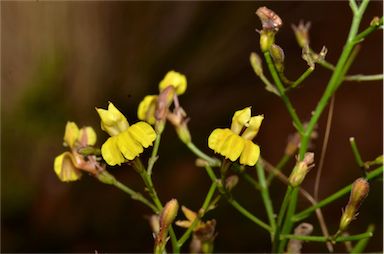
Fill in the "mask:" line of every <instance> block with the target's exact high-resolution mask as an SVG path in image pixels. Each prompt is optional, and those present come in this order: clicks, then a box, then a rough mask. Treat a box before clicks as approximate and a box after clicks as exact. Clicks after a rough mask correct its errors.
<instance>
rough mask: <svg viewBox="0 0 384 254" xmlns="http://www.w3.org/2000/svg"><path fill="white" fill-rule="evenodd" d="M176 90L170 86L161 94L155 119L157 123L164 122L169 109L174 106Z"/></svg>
mask: <svg viewBox="0 0 384 254" xmlns="http://www.w3.org/2000/svg"><path fill="white" fill-rule="evenodd" d="M174 94H175V89H174V87H173V86H168V87H166V88H165V89H164V90H162V91H161V92H160V95H159V97H158V99H157V105H156V111H155V118H156V120H157V121H163V120H164V119H165V118H166V117H167V114H168V108H169V106H170V105H171V104H172V101H173V96H174Z"/></svg>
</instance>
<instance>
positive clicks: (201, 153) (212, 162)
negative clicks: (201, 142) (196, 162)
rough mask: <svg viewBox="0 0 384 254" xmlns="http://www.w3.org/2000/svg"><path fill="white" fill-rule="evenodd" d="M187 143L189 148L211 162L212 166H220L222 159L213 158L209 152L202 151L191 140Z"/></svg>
mask: <svg viewBox="0 0 384 254" xmlns="http://www.w3.org/2000/svg"><path fill="white" fill-rule="evenodd" d="M185 145H186V146H187V147H188V148H189V150H191V151H192V152H193V153H194V154H195V155H196V156H197V157H199V158H200V159H203V160H205V161H207V162H208V163H209V165H210V166H212V167H218V166H220V161H219V160H218V159H216V158H212V157H210V156H208V155H207V154H205V153H204V152H202V151H201V150H200V149H199V148H198V147H197V146H195V144H194V143H192V141H191V142H188V143H185Z"/></svg>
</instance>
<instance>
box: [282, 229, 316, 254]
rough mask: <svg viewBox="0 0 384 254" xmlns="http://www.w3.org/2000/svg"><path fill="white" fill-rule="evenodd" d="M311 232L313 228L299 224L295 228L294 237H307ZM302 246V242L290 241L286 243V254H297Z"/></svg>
mask: <svg viewBox="0 0 384 254" xmlns="http://www.w3.org/2000/svg"><path fill="white" fill-rule="evenodd" d="M312 231H313V226H312V225H311V224H309V223H301V224H300V225H299V226H297V227H296V228H295V234H294V235H296V236H307V235H310V234H311V233H312ZM302 246H303V240H297V239H291V240H289V242H288V247H287V253H291V254H299V253H301V248H302Z"/></svg>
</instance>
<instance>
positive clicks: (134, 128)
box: [96, 102, 156, 166]
mask: <svg viewBox="0 0 384 254" xmlns="http://www.w3.org/2000/svg"><path fill="white" fill-rule="evenodd" d="M96 110H97V113H99V116H100V118H101V129H102V130H104V131H106V132H107V133H108V134H109V135H110V136H111V137H110V138H108V139H107V141H106V142H105V143H104V144H103V146H102V147H101V154H102V156H103V158H104V160H105V161H106V162H107V164H108V165H111V166H114V165H116V164H118V165H120V164H121V163H124V162H127V161H128V160H133V159H134V158H135V157H137V156H138V155H139V154H141V153H142V152H143V150H144V149H143V148H147V147H149V146H151V145H152V143H153V141H154V140H155V139H156V132H155V131H154V130H153V128H152V127H151V126H150V125H149V124H147V123H146V122H138V123H135V124H133V125H131V126H130V125H129V123H128V120H127V118H125V116H124V115H123V114H122V113H121V112H120V111H119V110H118V109H117V108H116V107H115V106H114V105H113V104H112V103H111V102H110V103H109V105H108V110H105V109H100V108H97V109H96Z"/></svg>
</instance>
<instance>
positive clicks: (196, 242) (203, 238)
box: [190, 220, 216, 253]
mask: <svg viewBox="0 0 384 254" xmlns="http://www.w3.org/2000/svg"><path fill="white" fill-rule="evenodd" d="M215 228H216V220H209V221H207V222H205V223H204V224H202V225H200V226H199V227H198V228H197V229H196V230H195V231H194V232H193V237H192V241H191V244H190V252H191V253H212V252H213V242H214V240H215V237H216V233H215Z"/></svg>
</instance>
